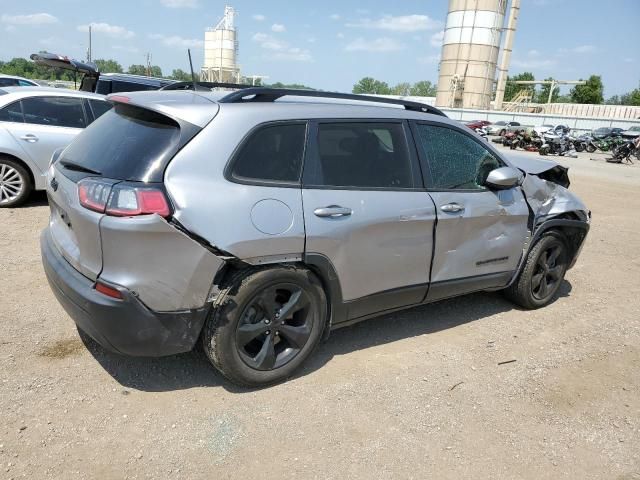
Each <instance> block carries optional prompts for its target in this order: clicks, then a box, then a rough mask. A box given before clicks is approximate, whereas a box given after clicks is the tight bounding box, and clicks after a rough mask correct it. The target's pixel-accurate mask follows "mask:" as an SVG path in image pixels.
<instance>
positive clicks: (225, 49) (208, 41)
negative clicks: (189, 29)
mask: <svg viewBox="0 0 640 480" xmlns="http://www.w3.org/2000/svg"><path fill="white" fill-rule="evenodd" d="M235 16H236V12H235V10H234V9H233V7H230V6H226V7H224V17H222V20H220V22H218V24H217V25H216V26H215V27H213V28H209V29H207V31H206V32H205V33H204V66H203V67H202V72H201V75H200V77H201V79H202V80H203V81H205V82H225V83H240V67H239V66H238V63H237V59H238V38H237V30H236V27H235Z"/></svg>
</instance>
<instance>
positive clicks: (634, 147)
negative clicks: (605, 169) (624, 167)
mask: <svg viewBox="0 0 640 480" xmlns="http://www.w3.org/2000/svg"><path fill="white" fill-rule="evenodd" d="M611 153H612V154H613V156H612V157H611V158H608V159H607V162H609V163H622V162H624V161H626V162H628V163H633V161H632V160H631V156H632V155H633V156H635V157H636V158H637V159H638V160H640V137H638V138H636V139H634V140H626V141H625V142H624V143H623V144H621V145H616V146H615V147H614V148H613V150H612V151H611Z"/></svg>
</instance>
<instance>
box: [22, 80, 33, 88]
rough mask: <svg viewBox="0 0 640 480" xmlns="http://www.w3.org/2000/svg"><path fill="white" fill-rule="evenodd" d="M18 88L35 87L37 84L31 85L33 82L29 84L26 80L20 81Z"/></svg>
mask: <svg viewBox="0 0 640 480" xmlns="http://www.w3.org/2000/svg"><path fill="white" fill-rule="evenodd" d="M18 86H19V87H35V86H36V84H35V83H31V82H27V81H25V80H18Z"/></svg>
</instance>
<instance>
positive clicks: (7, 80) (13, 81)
mask: <svg viewBox="0 0 640 480" xmlns="http://www.w3.org/2000/svg"><path fill="white" fill-rule="evenodd" d="M39 86H40V85H38V84H37V83H36V82H34V81H33V80H29V79H28V78H22V77H16V76H14V75H3V74H1V73H0V88H2V87H39Z"/></svg>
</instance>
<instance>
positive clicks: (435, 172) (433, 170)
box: [417, 125, 504, 190]
mask: <svg viewBox="0 0 640 480" xmlns="http://www.w3.org/2000/svg"><path fill="white" fill-rule="evenodd" d="M417 129H418V137H419V138H418V146H419V148H421V149H422V150H423V152H424V154H425V156H426V158H427V162H428V164H429V177H430V185H429V188H433V189H438V190H439V189H442V190H447V189H472V190H478V189H484V182H485V180H486V179H487V176H488V175H489V172H491V170H494V169H496V168H499V167H502V166H504V165H503V164H502V162H501V161H500V160H498V159H497V158H496V157H495V156H494V155H493V154H492V153H491V152H490V151H489V150H487V149H486V148H485V147H484V146H483V145H481V144H480V143H478V142H476V141H475V140H474V139H473V138H471V137H469V136H467V135H465V134H463V133H461V132H458V131H456V130H453V129H451V128H447V127H435V126H431V125H418V126H417Z"/></svg>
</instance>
